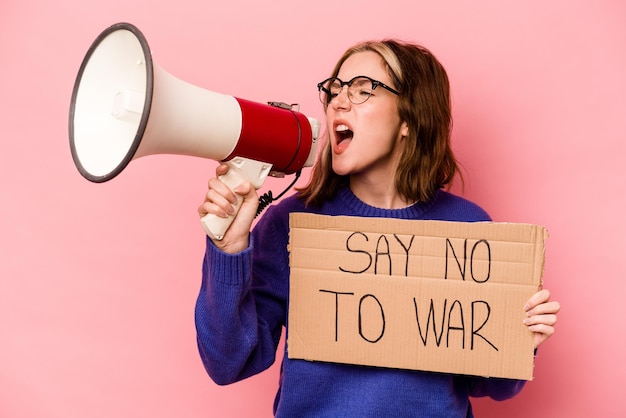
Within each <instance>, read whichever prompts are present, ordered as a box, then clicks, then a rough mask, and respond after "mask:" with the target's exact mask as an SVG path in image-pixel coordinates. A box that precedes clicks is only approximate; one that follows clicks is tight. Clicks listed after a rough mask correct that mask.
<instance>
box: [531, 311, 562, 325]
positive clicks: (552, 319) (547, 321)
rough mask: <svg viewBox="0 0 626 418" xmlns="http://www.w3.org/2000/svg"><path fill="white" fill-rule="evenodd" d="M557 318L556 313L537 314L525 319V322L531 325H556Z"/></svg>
mask: <svg viewBox="0 0 626 418" xmlns="http://www.w3.org/2000/svg"><path fill="white" fill-rule="evenodd" d="M557 320H558V318H557V316H556V315H551V314H550V315H535V316H531V317H530V318H526V319H524V324H526V325H529V326H531V325H541V324H543V325H549V326H551V327H553V326H554V325H556V323H557Z"/></svg>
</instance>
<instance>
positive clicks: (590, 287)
mask: <svg viewBox="0 0 626 418" xmlns="http://www.w3.org/2000/svg"><path fill="white" fill-rule="evenodd" d="M118 21H129V22H132V23H134V24H136V25H137V26H139V28H140V29H141V30H142V31H143V33H144V34H145V35H146V37H147V38H148V41H149V43H150V45H151V47H152V50H153V53H154V56H155V60H156V61H157V62H158V63H159V64H160V65H161V66H162V67H163V68H165V69H167V70H168V71H169V72H170V73H172V74H174V75H176V76H177V77H179V78H181V79H184V80H187V81H189V82H192V83H194V84H196V85H199V86H202V87H204V88H207V89H210V90H214V91H218V92H222V93H227V94H232V95H235V96H237V97H242V98H246V99H250V100H255V101H261V102H265V101H268V100H278V101H285V102H299V103H300V104H301V110H302V111H303V112H304V113H306V114H308V115H310V116H315V117H318V118H322V116H323V114H322V111H321V106H320V104H319V103H318V101H317V95H316V91H315V84H316V82H318V81H319V80H321V79H323V78H325V77H326V76H327V74H328V73H329V71H330V70H331V68H332V66H333V65H334V63H335V61H336V59H337V58H338V57H339V55H340V53H341V52H343V50H344V49H345V48H346V47H347V46H349V45H351V44H353V43H355V42H357V41H360V40H364V39H368V38H381V37H399V38H404V39H407V40H411V41H416V42H420V43H423V44H424V45H426V46H427V47H429V48H430V49H432V50H433V51H434V52H435V53H436V55H437V56H438V57H439V58H440V59H441V61H442V62H443V63H444V65H445V66H446V67H447V69H448V71H449V75H450V78H451V83H452V88H453V100H454V126H455V128H454V137H453V140H454V147H455V150H456V152H457V156H458V157H459V159H460V160H461V161H462V163H463V165H464V167H465V169H466V180H467V184H466V187H465V189H464V190H463V191H461V190H460V189H457V190H459V192H462V193H463V194H464V195H465V196H466V197H468V198H470V199H472V200H474V201H476V202H478V203H479V204H481V205H482V206H483V207H485V208H486V209H487V210H488V211H489V212H490V213H491V214H492V216H493V217H494V218H495V219H496V220H498V221H515V222H531V223H539V224H543V225H545V226H547V227H548V229H549V231H550V239H549V241H548V250H547V262H546V270H545V282H546V285H547V287H549V288H550V289H551V290H552V291H553V293H554V294H555V297H556V298H557V299H558V300H560V301H561V303H562V306H563V309H562V311H561V314H560V322H559V324H558V332H557V335H556V336H555V337H554V338H553V339H551V340H549V341H548V343H546V345H545V346H543V347H542V348H541V350H540V353H539V356H538V358H537V361H536V367H535V369H536V370H535V377H536V378H535V381H534V382H532V383H530V384H529V385H528V386H527V387H526V389H525V390H524V391H523V393H522V394H521V395H519V396H518V397H517V398H515V399H513V400H510V401H507V402H504V403H496V402H494V401H490V400H487V401H484V400H479V401H476V402H475V405H476V411H477V415H478V416H479V417H492V418H495V417H502V416H506V417H529V416H538V417H563V418H566V417H567V418H571V417H590V416H593V417H618V416H626V406H625V404H624V398H623V393H624V389H623V387H622V385H621V384H620V383H621V379H623V376H624V375H625V372H626V366H625V363H624V357H623V353H624V350H623V345H622V344H623V340H624V334H625V333H624V328H625V327H624V324H623V320H622V317H623V312H622V311H621V310H620V309H619V307H620V306H623V304H624V296H625V289H626V286H625V284H624V279H626V274H625V273H626V268H625V263H624V254H623V250H624V238H623V237H624V235H625V234H626V228H625V227H624V220H623V218H622V217H623V216H624V214H625V213H626V204H625V198H624V184H625V182H626V175H625V174H626V171H625V169H624V163H623V159H624V155H625V145H624V142H625V140H626V128H625V120H626V81H625V79H626V78H625V77H624V74H625V71H626V3H624V2H623V1H621V0H614V1H610V0H595V1H583V0H559V1H543V0H541V1H540V0H524V1H510V2H503V1H500V0H492V1H487V0H475V1H461V0H459V1H450V0H443V1H423V0H410V1H409V0H407V1H397V0H388V1H379V2H373V1H370V2H367V1H363V0H345V1H342V2H337V1H336V0H316V1H305V2H298V1H295V2H294V1H286V0H274V1H271V2H256V1H249V2H244V1H242V0H229V1H224V2H212V1H197V0H179V1H175V2H165V1H160V2H159V1H157V2H155V1H153V0H150V1H147V0H143V1H139V0H126V1H118V0H109V1H106V2H104V1H98V2H92V1H77V0H76V1H70V0H57V1H54V2H50V1H43V0H2V3H1V5H0V97H1V100H0V139H1V141H2V150H1V151H0V174H1V175H0V182H1V186H0V190H1V191H2V200H1V206H0V207H1V211H0V213H1V215H2V216H0V415H1V416H3V417H65V418H67V417H69V418H74V417H76V418H78V417H138V416H149V417H173V416H177V417H207V416H210V417H241V416H251V417H269V416H270V415H271V404H272V400H273V396H274V392H275V389H276V380H277V376H278V369H277V367H274V368H272V369H271V370H270V371H268V372H266V373H264V374H262V375H260V376H257V377H254V378H251V379H249V380H248V381H245V382H242V383H239V384H235V385H232V386H229V387H218V386H216V385H215V384H214V383H212V382H211V381H210V379H209V378H208V376H207V375H206V374H205V372H204V370H203V368H202V365H201V363H200V360H199V357H198V354H197V352H196V343H195V332H194V325H193V307H194V301H195V297H196V292H197V289H198V288H199V285H200V263H201V258H202V254H203V250H204V238H203V237H204V234H203V232H202V230H201V228H200V226H199V224H198V219H197V215H196V207H197V206H198V204H199V203H200V201H201V199H202V196H203V193H204V190H205V184H206V180H207V178H208V177H209V176H210V175H211V174H212V173H213V170H214V167H215V163H214V162H213V161H209V160H203V159H199V158H191V157H176V156H156V157H148V158H145V159H141V160H138V161H136V162H133V163H132V164H131V166H129V168H128V169H127V170H126V171H124V173H122V174H121V175H120V176H119V177H118V178H116V179H114V180H113V181H111V182H109V183H105V184H102V185H95V184H92V183H89V182H88V181H86V180H84V179H83V178H82V177H81V176H80V175H79V174H78V172H77V170H76V169H75V167H74V164H73V162H72V159H71V156H70V152H69V146H68V135H67V119H68V109H69V104H70V95H71V90H72V86H73V83H74V79H75V76H76V73H77V70H78V67H79V65H80V62H81V60H82V58H83V56H84V55H85V52H86V51H87V48H88V47H89V45H90V44H91V42H92V41H93V40H94V39H95V37H96V36H97V35H98V34H99V33H100V32H101V31H102V30H103V29H104V28H106V27H107V26H109V25H110V24H113V23H116V22H118ZM274 184H275V183H274ZM283 184H284V182H283V183H280V185H277V186H275V187H272V189H274V190H276V191H278V188H279V187H280V186H282V185H283ZM271 185H272V184H271V183H270V186H271ZM618 377H619V378H621V379H620V381H619V382H618ZM390 401H392V400H390Z"/></svg>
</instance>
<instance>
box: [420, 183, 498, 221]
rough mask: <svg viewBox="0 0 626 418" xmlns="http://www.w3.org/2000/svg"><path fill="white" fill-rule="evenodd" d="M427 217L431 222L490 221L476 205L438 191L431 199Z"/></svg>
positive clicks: (485, 212) (484, 212) (489, 217)
mask: <svg viewBox="0 0 626 418" xmlns="http://www.w3.org/2000/svg"><path fill="white" fill-rule="evenodd" d="M428 215H429V217H430V218H431V219H433V220H445V221H458V222H480V221H491V216H489V214H488V213H487V211H485V210H484V209H483V208H482V207H480V206H479V205H477V204H476V203H474V202H472V201H470V200H467V199H465V198H463V197H461V196H457V195H455V194H452V193H450V192H446V191H443V190H440V191H438V192H437V194H436V195H435V197H434V198H433V201H432V205H431V207H430V210H429V214H428Z"/></svg>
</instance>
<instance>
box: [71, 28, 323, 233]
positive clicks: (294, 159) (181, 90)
mask: <svg viewBox="0 0 626 418" xmlns="http://www.w3.org/2000/svg"><path fill="white" fill-rule="evenodd" d="M318 134H319V122H318V121H317V120H316V119H313V118H309V117H306V116H305V115H303V114H302V113H299V112H298V111H296V110H294V109H293V108H292V106H291V105H288V106H276V105H266V104H260V103H255V102H251V101H248V100H243V99H239V98H235V97H233V96H228V95H224V94H219V93H215V92H212V91H209V90H205V89H202V88H199V87H196V86H194V85H192V84H189V83H187V82H184V81H182V80H179V79H177V78H175V77H173V76H172V75H170V74H168V73H167V72H166V71H164V70H163V69H162V68H160V67H159V66H158V65H156V64H155V63H153V61H152V55H151V52H150V49H149V47H148V43H147V41H146V39H145V37H144V36H143V34H142V33H141V32H140V31H139V29H137V27H135V26H133V25H132V24H129V23H118V24H115V25H112V26H110V27H109V28H107V29H106V30H104V31H103V32H102V33H101V34H100V35H99V36H98V37H97V38H96V40H95V41H94V42H93V44H92V45H91V47H90V48H89V50H88V52H87V55H86V56H85V58H84V59H83V62H82V64H81V67H80V70H79V73H78V76H77V78H76V82H75V84H74V90H73V92H72V102H71V107H70V119H69V137H70V147H71V151H72V158H73V159H74V163H75V164H76V167H77V168H78V170H79V171H80V173H81V174H82V175H83V177H85V178H86V179H88V180H90V181H93V182H96V183H101V182H105V181H107V180H110V179H112V178H113V177H115V176H117V175H118V174H119V173H120V172H122V170H124V168H125V167H126V166H127V165H128V163H129V162H130V161H131V160H134V159H137V158H139V157H143V156H146V155H152V154H178V155H190V156H196V157H202V158H209V159H212V160H216V161H225V162H227V164H229V165H230V169H229V171H228V173H227V174H226V175H224V176H222V180H223V181H224V182H225V183H226V184H227V185H228V186H229V187H230V188H231V189H232V188H234V187H236V186H237V185H238V184H240V183H241V182H242V181H243V180H244V179H245V180H248V181H250V182H251V184H252V185H253V186H254V187H255V188H257V189H258V188H260V187H261V185H262V184H263V182H264V181H265V178H266V177H267V175H269V174H272V175H274V174H276V173H279V174H292V173H296V172H299V171H300V169H302V168H303V167H310V166H311V165H312V164H313V161H314V159H315V149H316V141H317V137H318ZM240 204H241V198H240V199H239V202H238V204H237V205H236V210H238V208H239V205H240ZM232 220H233V216H230V217H229V218H220V217H217V216H215V215H207V216H205V217H204V218H202V225H203V227H204V229H205V231H206V233H207V234H208V235H209V236H210V237H212V238H214V239H222V238H223V236H224V233H225V232H226V230H227V229H228V227H229V226H230V223H231V222H232Z"/></svg>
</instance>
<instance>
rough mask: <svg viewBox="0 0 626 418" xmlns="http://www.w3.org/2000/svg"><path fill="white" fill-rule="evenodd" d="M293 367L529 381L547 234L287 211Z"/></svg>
mask: <svg viewBox="0 0 626 418" xmlns="http://www.w3.org/2000/svg"><path fill="white" fill-rule="evenodd" d="M290 228H291V232H290V234H291V235H290V243H289V250H290V265H291V284H290V305H289V335H288V341H287V343H288V355H289V358H296V359H305V360H316V361H326V362H336V363H348V364H361V365H369V366H380V367H391V368H403V369H413V370H428V371H437V372H446V373H457V374H469V375H478V376H488V377H504V378H514V379H524V380H531V379H532V376H533V374H532V373H533V351H534V347H533V336H532V334H531V332H530V331H529V330H528V329H527V327H526V326H525V325H524V324H523V322H522V321H523V319H524V318H525V313H524V310H523V307H524V304H525V303H526V301H527V300H528V298H529V297H530V296H531V295H532V294H534V293H535V292H536V291H537V290H538V288H539V286H540V284H541V276H542V274H543V264H544V241H545V239H546V237H547V232H546V230H545V228H544V227H541V226H538V225H529V224H510V223H494V222H480V223H466V222H443V221H414V220H398V219H383V218H358V217H345V216H322V215H312V214H303V213H294V214H292V215H291V218H290Z"/></svg>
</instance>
